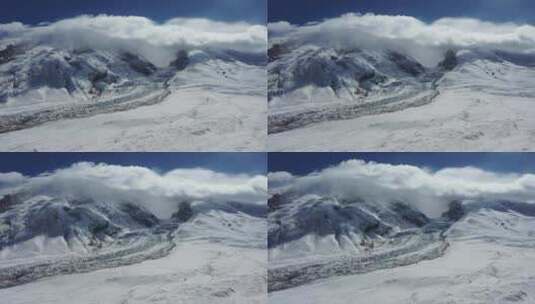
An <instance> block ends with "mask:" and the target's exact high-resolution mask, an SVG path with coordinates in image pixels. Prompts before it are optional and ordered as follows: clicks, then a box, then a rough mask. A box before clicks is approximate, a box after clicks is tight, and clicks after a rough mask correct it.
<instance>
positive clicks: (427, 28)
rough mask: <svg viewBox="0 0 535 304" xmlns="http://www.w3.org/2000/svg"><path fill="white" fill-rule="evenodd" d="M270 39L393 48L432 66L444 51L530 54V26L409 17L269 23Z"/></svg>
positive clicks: (534, 38) (533, 36) (533, 47)
mask: <svg viewBox="0 0 535 304" xmlns="http://www.w3.org/2000/svg"><path fill="white" fill-rule="evenodd" d="M268 30H269V35H270V39H271V38H274V41H276V40H279V39H283V40H285V41H288V42H290V43H297V44H315V45H322V46H331V47H335V48H340V47H342V48H347V47H358V48H364V49H366V48H371V49H392V50H397V51H402V52H405V53H407V54H409V55H411V56H412V57H414V58H416V59H418V60H419V61H421V62H422V63H423V64H426V65H434V64H436V63H437V62H438V61H439V60H441V59H442V56H443V53H444V52H445V51H446V50H447V49H472V48H478V49H483V50H495V49H498V50H502V51H509V52H521V53H526V52H535V26H532V25H527V24H523V25H522V24H515V23H493V22H485V21H481V20H478V19H471V18H443V19H439V20H437V21H435V22H433V23H425V22H422V21H420V20H418V19H416V18H414V17H408V16H388V15H375V14H365V15H361V14H353V13H351V14H345V15H342V16H340V17H337V18H332V19H326V20H324V21H322V22H316V23H309V24H306V25H303V26H296V25H292V24H289V23H288V22H284V21H282V22H276V23H270V24H268Z"/></svg>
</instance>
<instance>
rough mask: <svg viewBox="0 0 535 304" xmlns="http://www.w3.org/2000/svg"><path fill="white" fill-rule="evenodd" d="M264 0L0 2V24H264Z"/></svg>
mask: <svg viewBox="0 0 535 304" xmlns="http://www.w3.org/2000/svg"><path fill="white" fill-rule="evenodd" d="M266 1H267V0H1V1H0V23H8V22H12V21H19V22H22V23H26V24H37V23H39V22H45V21H55V20H59V19H64V18H67V17H74V16H78V15H82V14H93V15H96V14H110V15H135V16H144V17H148V18H150V19H153V20H156V21H159V22H161V21H165V20H167V19H170V18H173V17H205V18H210V19H214V20H221V21H248V22H251V23H261V24H264V23H265V21H266V18H267V17H266V7H267V4H266Z"/></svg>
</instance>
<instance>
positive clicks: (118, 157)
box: [0, 153, 267, 176]
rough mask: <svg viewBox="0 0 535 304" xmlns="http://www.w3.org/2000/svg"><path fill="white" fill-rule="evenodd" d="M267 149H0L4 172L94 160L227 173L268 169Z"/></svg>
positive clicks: (0, 169) (32, 173) (33, 170)
mask: <svg viewBox="0 0 535 304" xmlns="http://www.w3.org/2000/svg"><path fill="white" fill-rule="evenodd" d="M266 160H267V157H266V154H265V153H0V172H2V173H6V172H13V171H14V172H20V173H22V174H24V175H28V176H35V175H37V174H40V173H43V172H46V171H52V170H54V169H58V168H65V167H68V166H70V165H72V164H73V163H77V162H81V161H90V162H95V163H101V162H104V163H107V164H114V165H123V166H133V165H137V166H143V167H147V168H151V169H156V170H158V171H159V172H166V171H169V170H172V169H176V168H196V167H202V168H206V169H211V170H214V171H217V172H224V173H248V174H265V173H266V165H267V164H266Z"/></svg>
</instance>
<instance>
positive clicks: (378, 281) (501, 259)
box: [268, 161, 535, 304]
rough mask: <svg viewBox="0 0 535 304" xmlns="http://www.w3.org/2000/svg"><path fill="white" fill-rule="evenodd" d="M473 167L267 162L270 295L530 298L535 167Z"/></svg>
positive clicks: (299, 298) (350, 299) (321, 299)
mask: <svg viewBox="0 0 535 304" xmlns="http://www.w3.org/2000/svg"><path fill="white" fill-rule="evenodd" d="M473 170H475V169H460V168H447V169H443V170H442V171H437V172H430V171H428V170H420V169H417V168H416V167H411V166H391V165H387V164H376V163H364V162H358V161H357V162H355V161H348V162H345V163H342V164H340V165H337V166H333V167H331V168H328V169H324V170H321V171H317V172H314V173H311V174H309V175H305V176H291V175H289V174H287V173H282V172H278V173H270V194H271V195H272V196H271V198H270V199H269V216H268V231H269V232H268V250H269V257H268V259H269V267H268V291H269V302H273V303H307V304H314V303H317V304H319V303H456V304H458V303H532V302H533V301H534V300H535V293H534V292H533V290H535V289H534V287H535V276H534V275H533V273H532V270H531V269H533V267H535V262H534V261H535V260H534V258H535V242H534V239H533V236H535V204H534V203H533V199H532V197H533V191H532V190H531V188H530V187H532V186H533V175H530V174H527V175H524V176H521V175H509V176H507V174H504V175H500V174H493V173H490V172H484V171H477V170H476V171H473ZM416 185H417V186H416ZM498 189H499V190H498ZM513 189H514V190H513ZM520 193H523V194H526V195H527V196H528V197H529V196H531V198H529V199H526V202H521V201H516V200H514V201H513V200H506V199H502V198H500V197H511V198H519V197H520V196H515V195H523V194H520ZM422 203H423V205H422ZM425 207H427V211H426V212H425V213H424V212H423V210H426V208H425ZM433 209H434V210H433ZM437 212H438V214H437Z"/></svg>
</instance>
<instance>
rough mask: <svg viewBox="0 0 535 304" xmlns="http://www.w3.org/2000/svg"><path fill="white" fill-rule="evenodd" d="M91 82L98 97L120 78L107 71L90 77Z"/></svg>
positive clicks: (97, 72)
mask: <svg viewBox="0 0 535 304" xmlns="http://www.w3.org/2000/svg"><path fill="white" fill-rule="evenodd" d="M89 80H90V81H91V83H92V84H93V90H94V92H95V93H97V94H98V95H100V94H102V92H104V90H105V89H106V87H107V86H108V85H109V84H112V83H115V82H117V80H119V77H118V76H117V75H113V74H111V73H109V72H108V71H107V70H105V71H95V72H94V74H92V75H89Z"/></svg>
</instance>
